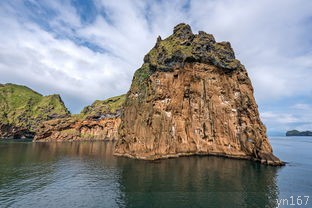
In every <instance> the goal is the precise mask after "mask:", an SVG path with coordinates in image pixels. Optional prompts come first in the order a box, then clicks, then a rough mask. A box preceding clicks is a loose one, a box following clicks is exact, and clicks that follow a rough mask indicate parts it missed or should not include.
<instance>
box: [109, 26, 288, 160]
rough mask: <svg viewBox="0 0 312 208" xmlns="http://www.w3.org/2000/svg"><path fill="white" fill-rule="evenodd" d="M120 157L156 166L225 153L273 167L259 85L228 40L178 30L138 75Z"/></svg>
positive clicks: (157, 47) (125, 116)
mask: <svg viewBox="0 0 312 208" xmlns="http://www.w3.org/2000/svg"><path fill="white" fill-rule="evenodd" d="M115 155H117V156H126V157H131V158H137V159H145V160H154V159H160V158H168V157H177V156H182V155H220V156H226V157H233V158H242V159H252V160H256V161H260V162H261V163H265V164H269V165H283V164H284V163H283V162H282V161H281V160H279V159H278V158H277V157H275V156H274V155H273V153H272V147H271V145H270V143H269V140H268V138H267V136H266V128H265V126H264V125H263V123H262V122H261V120H260V117H259V112H258V109H257V104H256V102H255V99H254V97H253V87H252V84H251V81H250V79H249V77H248V74H247V71H246V69H245V68H244V66H243V65H242V64H241V63H240V62H239V61H238V60H237V59H235V55H234V52H233V50H232V48H231V45H230V43H229V42H221V43H218V42H216V41H215V39H214V37H213V36H212V35H210V34H207V33H205V32H199V33H198V34H193V33H192V31H191V28H190V26H189V25H187V24H183V23H182V24H179V25H177V26H176V27H175V28H174V32H173V34H172V35H171V36H169V37H168V38H166V39H164V40H161V38H160V37H159V38H158V39H157V43H156V45H155V47H154V48H153V49H152V50H151V51H150V52H149V53H148V54H147V55H146V56H145V57H144V63H143V65H142V67H141V68H139V69H138V70H137V71H136V72H135V74H134V77H133V81H132V85H131V88H130V90H129V92H128V94H127V97H126V101H125V104H124V109H123V114H122V117H121V125H120V128H119V140H118V143H117V144H116V147H115Z"/></svg>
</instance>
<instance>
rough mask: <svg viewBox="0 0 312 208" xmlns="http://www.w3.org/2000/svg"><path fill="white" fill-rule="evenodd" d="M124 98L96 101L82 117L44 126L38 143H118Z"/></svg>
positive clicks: (38, 134)
mask: <svg viewBox="0 0 312 208" xmlns="http://www.w3.org/2000/svg"><path fill="white" fill-rule="evenodd" d="M124 101H125V95H121V96H116V97H112V98H108V99H106V100H103V101H100V100H97V101H95V102H94V103H93V104H92V105H90V106H87V107H85V108H84V109H83V110H82V112H81V113H80V114H79V115H72V116H70V117H67V118H61V119H54V120H50V121H47V122H44V123H43V124H42V125H40V126H39V128H37V131H36V136H35V138H34V141H35V142H50V141H56V142H62V141H90V140H117V139H118V133H117V131H118V127H119V125H120V122H121V120H120V114H121V110H122V105H123V103H124Z"/></svg>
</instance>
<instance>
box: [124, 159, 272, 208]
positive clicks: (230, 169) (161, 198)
mask: <svg viewBox="0 0 312 208" xmlns="http://www.w3.org/2000/svg"><path fill="white" fill-rule="evenodd" d="M118 165H120V166H121V167H123V170H122V173H121V177H120V184H121V185H122V191H123V192H124V193H125V198H124V201H125V202H126V204H127V205H129V207H147V206H149V205H154V206H155V207H275V202H276V200H275V199H276V198H277V197H278V189H277V185H276V171H277V169H276V168H272V167H267V166H263V165H259V164H254V163H251V162H249V161H241V160H230V159H225V158H217V157H183V158H178V159H169V160H161V161H158V162H153V163H151V162H144V161H134V160H131V161H125V160H123V161H118Z"/></svg>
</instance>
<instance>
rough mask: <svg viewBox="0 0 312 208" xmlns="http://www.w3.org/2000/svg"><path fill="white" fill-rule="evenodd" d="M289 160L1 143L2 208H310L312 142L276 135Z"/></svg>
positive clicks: (104, 145)
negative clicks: (149, 156) (152, 155)
mask: <svg viewBox="0 0 312 208" xmlns="http://www.w3.org/2000/svg"><path fill="white" fill-rule="evenodd" d="M270 141H271V144H272V145H273V148H274V152H275V154H276V155H277V156H279V157H280V158H281V159H282V160H284V161H286V162H288V164H287V165H286V166H285V167H269V166H265V165H261V164H258V163H254V162H251V161H244V160H235V159H226V158H219V157H213V156H192V157H181V158H174V159H166V160H158V161H154V162H150V161H140V160H133V159H128V158H121V157H114V156H113V155H112V153H113V146H114V144H113V143H111V142H76V143H31V142H0V207H31V208H33V207H44V208H48V207H58V208H63V207H65V208H66V207H135V208H138V207H144V208H145V207H178V208H183V207H261V208H262V207H312V152H311V150H312V137H272V138H271V139H270Z"/></svg>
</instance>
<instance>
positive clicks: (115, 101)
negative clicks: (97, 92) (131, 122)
mask: <svg viewBox="0 0 312 208" xmlns="http://www.w3.org/2000/svg"><path fill="white" fill-rule="evenodd" d="M125 100H126V95H119V96H116V97H111V98H108V99H106V100H96V101H95V102H94V103H92V104H91V105H89V106H86V107H85V108H84V109H83V110H82V111H81V113H80V114H79V115H80V117H82V118H86V117H100V116H101V115H104V114H117V113H118V111H119V110H121V108H122V105H123V104H124V102H125Z"/></svg>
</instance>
